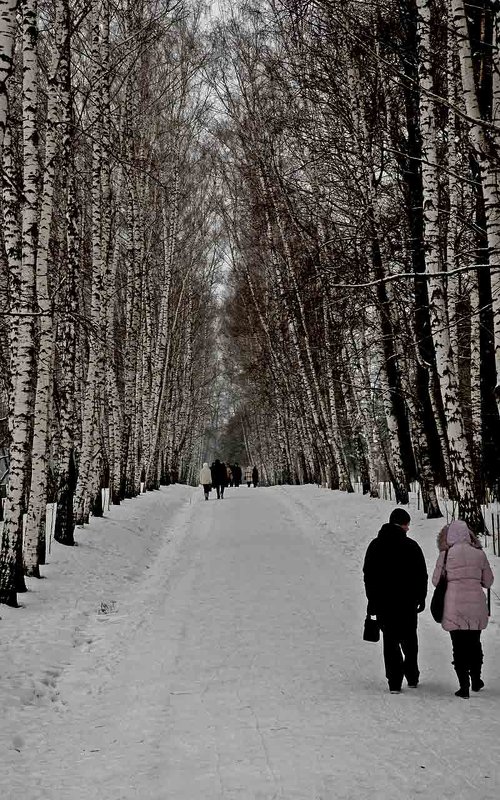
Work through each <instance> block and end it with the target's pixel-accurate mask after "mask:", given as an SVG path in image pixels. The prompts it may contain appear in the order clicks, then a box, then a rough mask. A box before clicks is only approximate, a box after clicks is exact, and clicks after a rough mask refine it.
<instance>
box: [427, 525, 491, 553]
mask: <svg viewBox="0 0 500 800" xmlns="http://www.w3.org/2000/svg"><path fill="white" fill-rule="evenodd" d="M457 523H458V524H459V525H460V532H459V538H458V539H457V538H456V536H454V535H453V534H456V533H457V532H458V524H457ZM450 528H451V529H452V530H451V534H452V537H451V538H452V541H451V544H450V542H449V537H448V532H449V530H450ZM455 528H456V529H457V530H455ZM465 528H466V533H467V534H468V537H469V542H470V544H471V545H472V547H476V548H477V549H478V550H482V548H483V546H482V544H481V542H480V541H479V539H478V537H477V536H476V534H475V533H472V531H471V530H469V528H467V526H466V524H465V522H462V520H456V521H455V522H450V524H449V525H445V526H444V528H441V530H440V531H439V533H438V536H437V546H438V550H439V551H442V550H449V549H450V547H453V545H454V544H456V543H457V541H463V542H466V541H467V536H466V535H460V534H461V533H462V531H463V530H464V531H465Z"/></svg>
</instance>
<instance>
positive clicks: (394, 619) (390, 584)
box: [363, 508, 493, 698]
mask: <svg viewBox="0 0 500 800" xmlns="http://www.w3.org/2000/svg"><path fill="white" fill-rule="evenodd" d="M409 527H410V515H409V514H408V512H407V511H406V510H405V509H404V508H396V509H394V511H393V512H392V513H391V515H390V518H389V522H388V523H386V524H385V525H383V526H382V528H381V529H380V531H379V533H378V536H377V538H376V539H373V540H372V541H371V542H370V544H369V546H368V549H367V551H366V555H365V560H364V566H363V573H364V582H365V589H366V596H367V599H368V608H367V613H368V614H369V615H370V616H371V617H376V619H377V622H378V625H379V627H380V630H381V632H382V637H383V652H384V662H385V673H386V677H387V682H388V684H389V690H390V692H391V693H392V694H399V693H400V692H401V688H402V683H403V678H406V681H407V684H408V687H409V688H416V687H417V686H418V682H419V677H420V673H419V668H418V638H417V615H418V614H420V613H421V612H422V611H424V609H425V601H426V596H427V580H428V576H427V567H426V563H425V558H424V554H423V553H422V550H421V548H420V546H419V545H418V544H417V542H415V541H414V540H413V539H410V537H409V536H408V535H407V532H408V529H409ZM437 545H438V549H439V557H438V559H437V562H436V566H435V569H434V573H433V575H432V583H433V585H434V586H437V585H438V583H439V580H440V578H441V576H442V574H443V572H444V573H445V574H446V592H445V595H444V609H443V615H442V620H441V625H442V627H443V629H444V630H445V631H448V632H449V633H450V636H451V644H452V650H453V662H452V663H453V665H454V668H455V672H456V675H457V678H458V683H459V688H458V691H456V692H455V695H456V696H457V697H461V698H468V697H469V689H472V691H474V692H478V691H480V690H481V689H482V688H483V687H484V682H483V680H482V678H481V668H482V664H483V650H482V647H481V631H482V630H484V628H486V626H487V624H488V606H487V602H486V597H485V593H484V591H483V590H484V589H489V588H490V586H491V585H492V583H493V573H492V571H491V567H490V565H489V563H488V559H487V557H486V554H485V553H484V551H483V549H482V547H481V543H480V542H479V540H478V538H477V536H475V535H474V533H472V531H471V530H469V528H468V526H467V524H466V523H465V522H464V521H463V520H454V521H453V522H451V523H450V524H449V525H445V526H444V527H443V528H442V530H441V531H440V533H439V535H438V540H437Z"/></svg>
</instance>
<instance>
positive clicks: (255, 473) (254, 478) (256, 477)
mask: <svg viewBox="0 0 500 800" xmlns="http://www.w3.org/2000/svg"><path fill="white" fill-rule="evenodd" d="M252 481H253V485H254V486H258V485H259V470H258V469H257V467H254V468H253V470H252Z"/></svg>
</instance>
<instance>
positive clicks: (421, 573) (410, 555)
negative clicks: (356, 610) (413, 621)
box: [363, 523, 427, 620]
mask: <svg viewBox="0 0 500 800" xmlns="http://www.w3.org/2000/svg"><path fill="white" fill-rule="evenodd" d="M363 573H364V580H365V590H366V596H367V598H368V613H369V614H376V615H377V617H379V618H380V619H382V620H383V619H389V620H392V619H394V620H397V619H405V618H408V617H410V616H413V615H415V614H416V610H417V606H418V605H421V604H423V603H424V602H425V598H426V595H427V566H426V563H425V558H424V554H423V553H422V550H421V548H420V545H418V544H417V542H415V541H414V540H413V539H410V538H409V537H408V536H407V535H406V531H404V530H403V528H401V527H400V526H399V525H391V523H387V524H385V525H382V528H381V529H380V531H379V534H378V536H377V538H376V539H373V540H372V541H371V542H370V544H369V545H368V549H367V551H366V555H365V563H364V565H363Z"/></svg>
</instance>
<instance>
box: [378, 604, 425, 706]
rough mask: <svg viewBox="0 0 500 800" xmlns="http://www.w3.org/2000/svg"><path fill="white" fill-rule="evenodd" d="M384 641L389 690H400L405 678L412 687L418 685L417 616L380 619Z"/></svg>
mask: <svg viewBox="0 0 500 800" xmlns="http://www.w3.org/2000/svg"><path fill="white" fill-rule="evenodd" d="M379 623H380V627H381V630H382V636H383V640H384V662H385V674H386V677H387V681H388V683H389V689H392V690H399V689H401V684H402V682H403V678H406V680H407V681H408V684H409V685H410V686H412V685H413V686H415V685H416V684H417V683H418V678H419V675H420V673H419V670H418V661H417V659H418V638H417V614H416V613H415V614H409V615H407V616H404V617H390V616H387V617H382V618H379Z"/></svg>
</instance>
